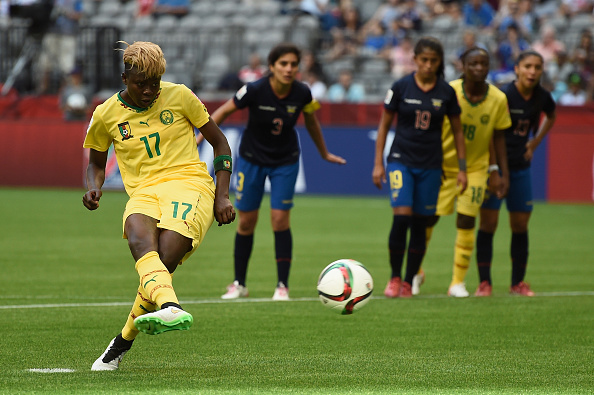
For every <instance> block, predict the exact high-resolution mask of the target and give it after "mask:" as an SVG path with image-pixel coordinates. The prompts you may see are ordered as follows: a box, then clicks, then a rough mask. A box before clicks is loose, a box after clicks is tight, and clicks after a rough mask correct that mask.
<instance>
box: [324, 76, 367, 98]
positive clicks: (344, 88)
mask: <svg viewBox="0 0 594 395" xmlns="http://www.w3.org/2000/svg"><path fill="white" fill-rule="evenodd" d="M327 99H328V101H330V102H332V103H342V102H348V103H360V102H362V101H364V100H365V88H364V87H363V85H361V84H359V83H356V82H353V73H352V72H351V71H350V70H342V71H341V72H340V73H339V75H338V81H337V82H336V83H335V84H332V85H331V86H330V88H328V92H327Z"/></svg>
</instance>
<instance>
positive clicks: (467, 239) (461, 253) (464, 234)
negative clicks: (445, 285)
mask: <svg viewBox="0 0 594 395" xmlns="http://www.w3.org/2000/svg"><path fill="white" fill-rule="evenodd" d="M473 249H474V229H458V232H457V234H456V248H455V249H454V275H453V277H452V284H451V285H455V284H459V283H463V282H464V279H465V278H466V272H468V267H469V266H470V257H471V256H472V250H473Z"/></svg>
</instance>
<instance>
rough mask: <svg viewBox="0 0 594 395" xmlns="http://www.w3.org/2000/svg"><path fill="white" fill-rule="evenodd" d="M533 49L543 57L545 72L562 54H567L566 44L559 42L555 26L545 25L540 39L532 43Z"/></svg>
mask: <svg viewBox="0 0 594 395" xmlns="http://www.w3.org/2000/svg"><path fill="white" fill-rule="evenodd" d="M532 48H534V50H535V51H536V52H538V53H540V54H541V55H542V58H543V60H544V67H545V70H546V69H547V67H548V65H549V64H550V63H551V62H554V61H555V60H556V59H557V56H558V55H559V53H560V52H565V44H563V43H562V42H561V41H559V40H557V32H556V30H555V27H553V25H544V26H543V27H542V29H541V30H540V38H539V39H538V40H536V41H534V42H533V43H532Z"/></svg>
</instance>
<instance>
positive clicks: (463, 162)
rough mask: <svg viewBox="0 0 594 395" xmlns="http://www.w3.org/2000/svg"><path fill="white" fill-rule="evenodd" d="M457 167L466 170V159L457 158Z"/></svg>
mask: <svg viewBox="0 0 594 395" xmlns="http://www.w3.org/2000/svg"><path fill="white" fill-rule="evenodd" d="M458 168H459V169H460V171H466V159H458Z"/></svg>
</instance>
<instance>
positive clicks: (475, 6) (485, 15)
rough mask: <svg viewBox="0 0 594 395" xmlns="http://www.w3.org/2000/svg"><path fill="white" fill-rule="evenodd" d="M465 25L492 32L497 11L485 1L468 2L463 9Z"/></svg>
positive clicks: (469, 0) (472, 0)
mask: <svg viewBox="0 0 594 395" xmlns="http://www.w3.org/2000/svg"><path fill="white" fill-rule="evenodd" d="M462 13H463V15H464V24H465V25H466V26H472V27H475V28H477V29H480V30H491V28H492V27H493V20H494V19H495V10H494V9H493V7H491V5H490V4H489V3H487V2H486V1H484V0H468V1H467V2H466V3H464V7H463V8H462Z"/></svg>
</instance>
